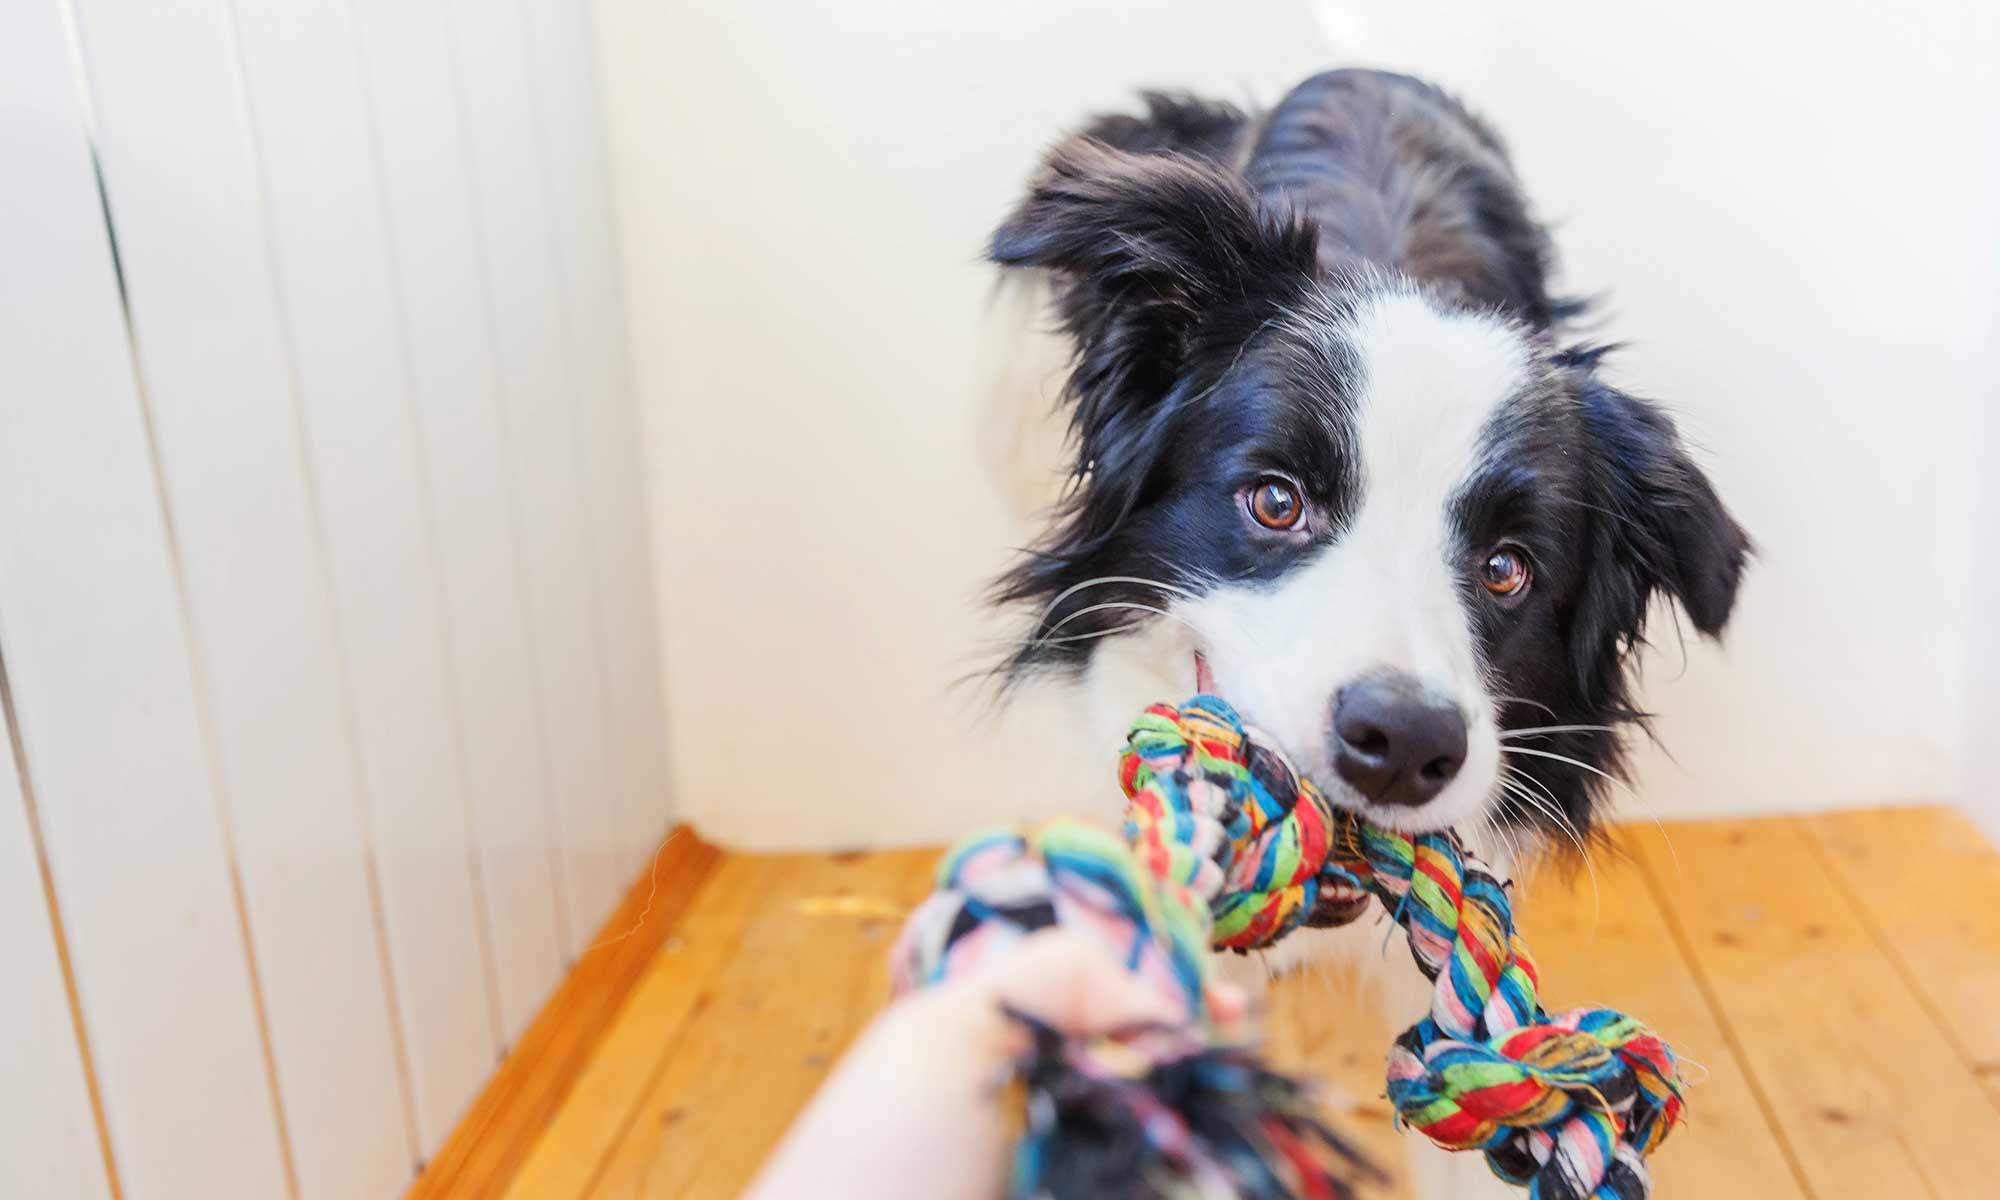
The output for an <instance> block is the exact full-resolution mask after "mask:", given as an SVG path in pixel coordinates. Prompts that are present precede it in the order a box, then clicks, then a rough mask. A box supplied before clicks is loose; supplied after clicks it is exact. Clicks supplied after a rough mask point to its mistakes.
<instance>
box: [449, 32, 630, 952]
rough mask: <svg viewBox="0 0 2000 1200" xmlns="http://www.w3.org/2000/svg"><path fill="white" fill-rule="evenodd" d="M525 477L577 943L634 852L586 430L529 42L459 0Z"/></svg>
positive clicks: (476, 177) (538, 637) (510, 404)
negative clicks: (615, 790) (578, 406)
mask: <svg viewBox="0 0 2000 1200" xmlns="http://www.w3.org/2000/svg"><path fill="white" fill-rule="evenodd" d="M447 11H448V13H449V14H450V17H451V30H452V35H453V39H454V51H455V54H456V62H457V67H458V79H459V84H460V87H461V88H462V101H463V104H464V110H465V116H466V134H467V142H468V147H469V150H470V154H471V163H472V179H473V193H474V209H475V212H476V214H477V218H478V226H479V232H480V241H481V247H482V250H483V261H484V264H485V268H486V274H487V282H488V285H489V287H488V295H489V300H490V303H491V305H492V312H491V316H492V320H493V324H494V339H495V347H496V349H497V351H498V356H499V394H500V397H501V400H502V404H503V413H504V416H505V422H506V425H505V428H506V437H507V443H508V452H509V459H510V462H511V465H512V475H513V484H514V488H515V491H516V494H517V498H518V500H519V510H518V511H519V516H520V521H521V524H520V532H521V543H520V549H521V554H522V559H523V567H524V569H525V573H526V577H527V600H528V616H529V623H530V634H531V638H532V643H533V648H534V658H535V666H536V677H537V679H536V681H537V685H538V691H539V693H540V695H541V698H542V714H543V719H544V722H545V725H546V728H547V731H548V735H549V752H550V760H551V768H552V773H553V781H554V785H555V794H556V800H557V804H558V811H559V813H560V815H561V825H562V836H563V841H564V847H565V851H566V868H567V869H566V871H565V882H566V885H567V887H568V890H569V905H568V916H569V921H570V926H571V928H570V936H571V939H572V941H573V943H574V944H576V945H578V946H583V945H586V944H587V940H586V939H588V938H589V937H590V936H591V935H592V933H593V931H594V925H595V920H596V914H602V913H606V912H609V911H610V909H611V907H612V905H613V904H614V903H616V899H617V896H618V894H619V891H620V888H621V887H622V885H623V883H624V876H625V873H626V871H625V867H626V863H627V861H628V860H629V859H630V858H631V855H629V854H627V853H625V852H624V848H623V847H622V846H621V845H620V839H619V836H618V835H619V831H620V828H621V825H622V820H623V818H622V816H621V815H620V814H619V813H618V812H617V811H616V801H617V798H616V797H615V796H614V795H613V794H612V791H611V787H610V771H609V765H610V764H609V761H608V748H607V746H606V721H605V715H604V711H603V700H604V695H603V690H602V687H601V685H600V681H599V676H598V653H599V639H598V637H597V636H596V635H595V632H594V628H595V621H596V614H595V612H594V611H593V603H592V599H591V577H592V570H593V565H594V564H593V562H592V556H591V553H590V548H589V547H590V541H589V533H588V530H587V529H586V527H585V521H586V519H587V514H586V512H585V509H584V507H583V503H582V498H581V483H580V481H579V479H578V469H577V468H578V448H579V442H578V434H577V432H576V428H575V422H574V420H573V419H572V414H571V411H570V407H569V401H568V398H569V391H570V388H571V387H572V384H571V382H570V380H569V378H568V372H567V369H566V364H565V362H564V347H563V341H562V328H561V320H562V313H561V311H560V308H559V305H560V284H559V279H558V272H557V269H556V264H555V261H554V253H553V245H552V243H553V238H552V236H551V234H550V224H549V214H548V211H547V205H546V204H545V203H543V195H544V191H543V189H544V183H543V180H542V177H541V170H540V164H539V162H538V161H537V157H536V153H535V140H534V139H535V111H534V95H533V92H532V91H531V90H530V84H529V79H528V66H527V64H528V44H527V37H526V34H525V31H524V30H523V28H522V25H521V22H520V20H519V15H520V13H519V10H518V8H516V7H515V6H513V5H492V4H487V3H483V2H482V0H450V3H449V8H448V10H447Z"/></svg>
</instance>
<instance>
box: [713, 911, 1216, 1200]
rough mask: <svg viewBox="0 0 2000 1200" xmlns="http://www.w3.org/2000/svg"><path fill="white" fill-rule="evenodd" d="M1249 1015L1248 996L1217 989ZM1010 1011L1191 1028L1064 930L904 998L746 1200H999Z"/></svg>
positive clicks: (1011, 1049)
mask: <svg viewBox="0 0 2000 1200" xmlns="http://www.w3.org/2000/svg"><path fill="white" fill-rule="evenodd" d="M1209 1005H1210V1008H1211V1010H1220V1011H1217V1012H1216V1015H1217V1016H1219V1017H1221V1018H1223V1019H1225V1020H1227V1019H1230V1018H1231V1017H1232V1014H1240V1012H1241V1009H1242V1006H1243V1002H1242V998H1241V995H1240V993H1236V992H1235V991H1233V990H1231V989H1211V993H1210V996H1209ZM1008 1010H1012V1011H1014V1012H1018V1013H1021V1014H1022V1015H1024V1016H1029V1017H1033V1018H1034V1019H1035V1020H1037V1021H1040V1022H1041V1023H1043V1024H1044V1025H1048V1026H1050V1027H1052V1028H1054V1029H1056V1030H1058V1031H1060V1032H1062V1033H1066V1034H1070V1035H1073V1036H1090V1035H1093V1034H1101V1033H1110V1032H1113V1031H1115V1030H1119V1029H1124V1028H1130V1027H1133V1026H1138V1025H1148V1024H1152V1025H1163V1024H1180V1023H1184V1022H1186V1021H1187V1020H1188V1014H1187V1012H1186V1011H1185V1009H1184V1008H1183V1007H1182V1006H1181V1005H1180V1004H1179V1003H1178V1002H1177V1001H1175V1000H1174V999H1172V998H1170V997H1167V996H1164V995H1162V994H1161V993H1160V992H1158V991H1156V990H1155V989H1153V988H1151V987H1149V986H1147V985H1146V984H1145V983H1144V982H1143V981H1141V980H1140V979H1139V978H1138V977H1137V976H1134V975H1132V974H1131V973H1130V972H1128V971H1126V970H1125V969H1124V968H1123V966H1122V965H1121V964H1120V963H1119V962H1118V960H1117V958H1116V957H1114V956H1113V955H1112V954H1111V953H1109V952H1108V951H1107V950H1106V948H1105V947H1104V945H1103V944H1102V943H1100V942H1098V941H1096V940H1094V939H1092V938H1091V937H1089V936H1087V935H1085V934H1082V933H1079V932H1076V931H1074V930H1065V929H1061V928H1051V929H1045V930H1042V931H1040V932H1037V933H1035V934H1032V935H1030V936H1029V937H1027V938H1025V939H1023V940H1022V942H1021V944H1020V946H1019V947H1018V948H1017V949H1015V950H1014V951H1013V952H1012V953H1009V954H1005V955H1002V956H999V957H998V958H997V959H995V960H994V961H992V962H990V963H987V964H984V965H983V966H982V967H981V968H980V969H979V970H977V971H975V972H974V973H972V974H971V975H968V976H965V977H963V978H958V979H950V980H946V981H945V982H943V983H940V984H937V985H936V986H934V987H930V988H926V989H924V990H922V991H919V992H915V993H912V994H911V995H908V996H905V997H902V998H901V999H899V1000H897V1001H896V1002H895V1003H893V1004H892V1005H890V1006H889V1008H887V1009H886V1010H884V1011H883V1013H882V1015H880V1016H879V1017H877V1018H876V1019H875V1022H874V1023H873V1024H872V1025H870V1026H869V1027H868V1029H867V1030H866V1031H864V1032H863V1034H862V1035H861V1038H860V1040H859V1041H858V1042H856V1043H855V1045H854V1047H853V1048H852V1049H850V1050H849V1051H848V1053H847V1055H846V1056H845V1057H844V1058H843V1059H842V1060H841V1062H840V1065H839V1066H838V1067H836V1068H835V1069H834V1073H833V1074H832V1076H830V1077H829V1078H828V1079H827V1081H826V1082H825V1083H824V1084H823V1085H822V1086H821V1087H820V1090H819V1092H818V1093H817V1094H816V1095H815V1096H814V1097H813V1099H812V1101H811V1102H810V1103H809V1104H808V1105H807V1106H806V1109H805V1111H804V1112H803V1113H802V1114H800V1116H799V1118H798V1119H797V1120H796V1121H795V1122H794V1123H793V1125H792V1128H791V1130H790V1131H789V1132H788V1133H787V1134H786V1135H785V1139H784V1141H783V1142H782V1143H780V1144H779V1146H778V1149H777V1151H776V1152H775V1153H773V1154H772V1156H771V1157H770V1158H769V1159H768V1160H766V1162H765V1164H764V1168H763V1170H762V1172H760V1173H759V1175H758V1177H757V1179H756V1181H755V1182H754V1183H753V1184H752V1185H751V1187H750V1191H749V1192H748V1193H747V1196H748V1197H749V1198H751V1200H804V1198H807V1197H810V1198H812V1200H841V1198H845V1197H856V1198H859V1197H868V1198H870V1200H888V1198H894V1197H905V1196H907V1197H924V1198H925V1200H932V1198H936V1200H993V1198H995V1197H998V1196H1000V1195H1001V1194H1002V1192H1003V1190H1004V1187H1005V1183H1006V1178H1007V1169H1008V1164H1007V1146H1006V1144H1005V1132H1006V1121H1005V1119H1004V1113H1003V1112H1002V1107H1001V1101H1002V1097H1003V1095H1004V1094H1005V1091H1006V1083H1007V1081H1008V1078H1009V1077H1010V1075H1011V1070H1012V1066H1013V1064H1014V1063H1015V1062H1016V1061H1017V1060H1018V1059H1019V1058H1020V1057H1021V1055H1022V1054H1024V1053H1025V1052H1026V1051H1027V1049H1028V1042H1029V1034H1028V1031H1027V1029H1026V1028H1025V1027H1024V1026H1023V1025H1022V1024H1021V1022H1019V1021H1017V1020H1014V1019H1013V1018H1012V1017H1010V1016H1008V1015H1007V1012H1008Z"/></svg>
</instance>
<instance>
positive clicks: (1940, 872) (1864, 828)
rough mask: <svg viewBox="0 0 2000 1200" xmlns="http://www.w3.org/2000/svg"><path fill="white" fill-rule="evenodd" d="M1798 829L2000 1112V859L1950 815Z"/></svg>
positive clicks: (1900, 812) (1847, 817)
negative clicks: (1807, 836) (1813, 843)
mask: <svg viewBox="0 0 2000 1200" xmlns="http://www.w3.org/2000/svg"><path fill="white" fill-rule="evenodd" d="M1805 824H1806V828H1807V830H1809V831H1810V832H1811V833H1812V835H1813V837H1814V839H1815V840H1816V842H1817V844H1818V846H1819V848H1820V849H1821V850H1822V851H1823V852H1824V855H1825V857H1826V859H1827V861H1828V862H1829V864H1830V866H1831V869H1832V872H1833V875H1834V878H1835V879H1836V880H1838V881H1839V883H1840V884H1841V887H1842V888H1843V889H1844V890H1845V891H1846V893H1847V896H1848V899H1849V901H1850V902H1851V903H1852V904H1853V905H1854V906H1855V907H1856V908H1857V909H1858V910H1859V911H1860V913H1861V915H1862V919H1863V920H1864V922H1865V923H1866V924H1867V925H1868V926H1869V928H1870V930H1871V931H1872V932H1873V933H1874V934H1875V935H1876V940H1877V941H1878V942H1879V943H1880V944H1881V946H1882V948H1883V950H1884V951H1885V952H1886V953H1887V954H1888V955H1889V957H1890V958H1891V959H1892V960H1893V961H1895V962H1896V963H1897V965H1898V966H1899V967H1901V968H1902V970H1903V974H1904V978H1905V980H1906V982H1908V983H1909V985H1910V987H1911V990H1912V991H1914V992H1915V993H1916V994H1917V995H1918V996H1919V997H1920V998H1922V999H1923V1001H1924V1002H1925V1005H1926V1007H1928V1008H1929V1009H1930V1010H1931V1013H1932V1016H1933V1018H1934V1019H1935V1020H1937V1021H1938V1023H1939V1024H1940V1025H1942V1026H1943V1027H1944V1030H1945V1032H1946V1034H1947V1035H1948V1036H1949V1037H1950V1038H1951V1041H1952V1044H1953V1046H1954V1047H1955V1048H1956V1049H1957V1050H1958V1052H1959V1054H1960V1056H1961V1057H1963V1058H1964V1059H1965V1060H1966V1062H1967V1063H1969V1064H1970V1065H1971V1067H1972V1069H1973V1071H1974V1073H1975V1074H1977V1075H1978V1076H1979V1077H1980V1078H1981V1080H1982V1081H1983V1082H1984V1083H1985V1084H1986V1087H1987V1092H1988V1095H1989V1096H1991V1097H1992V1099H1993V1101H1994V1103H1995V1104H1996V1105H2000V854H1995V853H1994V852H1993V848H1992V847H1991V846H1990V845H1988V844H1987V841H1986V838H1985V836H1984V834H1982V833H1981V832H1980V830H1979V827H1978V826H1976V825H1974V824H1973V823H1972V822H1971V821H1970V820H1968V819H1967V818H1966V817H1965V815H1964V814H1963V813H1960V812H1957V811H1955V810H1952V809H1941V808H1918V809H1865V810H1862V811H1859V812H1842V813H1825V814H1821V815H1816V816H1812V817H1808V818H1806V822H1805ZM1996 1190H2000V1189H1996Z"/></svg>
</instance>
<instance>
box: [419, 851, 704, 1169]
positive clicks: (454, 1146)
mask: <svg viewBox="0 0 2000 1200" xmlns="http://www.w3.org/2000/svg"><path fill="white" fill-rule="evenodd" d="M721 859H722V855H721V852H720V851H718V850H716V849H715V847H713V846H711V845H709V844H708V843H706V842H704V841H702V840H701V838H699V837H697V836H695V834H694V833H693V832H692V831H690V830H688V829H686V828H684V827H683V828H677V829H675V830H674V831H673V832H672V833H670V834H668V835H667V838H666V840H665V841H664V842H663V843H662V844H661V846H660V849H659V850H658V851H657V852H656V853H655V854H654V855H653V858H652V860H651V862H650V863H649V864H648V871H647V873H646V874H645V875H644V876H642V877H641V878H639V879H638V880H636V881H634V883H633V885H632V887H631V890H630V891H628V892H627V893H626V896H625V899H624V901H623V902H622V903H620V904H619V906H618V909H617V911H615V912H613V913H612V914H611V917H610V919H608V920H607V921H605V922H604V925H603V927H602V928H601V929H599V930H598V936H597V939H596V941H594V942H593V943H592V944H591V945H590V947H589V948H587V949H586V950H585V951H584V952H583V954H582V955H580V956H579V957H578V959H577V961H576V964H575V965H574V966H573V967H571V968H570V973H569V975H568V976H567V977H566V978H565V979H564V980H563V982H562V985H561V986H560V987H558V988H557V989H556V993H555V995H554V996H552V997H551V998H550V1000H549V1002H548V1004H547V1005H545V1006H544V1007H543V1009H542V1011H541V1013H540V1015H538V1016H537V1017H536V1018H535V1022H534V1024H532V1025H530V1026H529V1027H528V1030H527V1032H526V1033H524V1034H522V1035H521V1040H520V1042H519V1043H518V1044H516V1045H515V1046H514V1047H513V1049H512V1050H511V1051H510V1052H509V1053H508V1055H507V1057H506V1058H505V1059H504V1060H503V1061H502V1062H501V1063H500V1067H499V1070H498V1071H496V1072H495V1073H494V1076H493V1078H492V1079H491V1080H490V1081H488V1083H487V1085H486V1088H485V1090H484V1091H482V1092H481V1093H480V1094H479V1096H478V1098H477V1099H475V1100H474V1101H473V1103H472V1108H471V1109H470V1111H468V1112H467V1113H466V1115H465V1116H464V1117H463V1118H462V1119H461V1120H460V1121H459V1124H458V1128H457V1129H455V1130H453V1131H452V1135H451V1137H450V1138H448V1139H447V1140H446V1141H445V1144H444V1146H443V1147H442V1148H440V1149H439V1151H438V1153H437V1155H436V1156H435V1157H434V1158H432V1159H431V1161H430V1162H429V1163H428V1164H426V1165H425V1167H424V1170H423V1171H422V1173H421V1174H419V1175H418V1177H417V1181H416V1183H415V1184H414V1185H412V1187H411V1188H410V1191H409V1192H408V1193H407V1200H432V1198H434V1197H435V1198H440V1200H441V1198H443V1197H452V1198H453V1200H464V1198H480V1197H488V1196H498V1195H500V1194H502V1193H503V1192H504V1190H505V1189H506V1187H507V1185H508V1183H509V1182H510V1181H511V1180H512V1179H513V1178H514V1176H515V1175H516V1174H517V1173H518V1172H519V1170H520V1166H521V1163H522V1160H523V1159H524V1158H526V1157H527V1154H528V1151H529V1149H530V1148H531V1147H532V1146H533V1145H534V1143H535V1141H536V1139H537V1138H539V1137H540V1135H541V1133H542V1131H543V1129H544V1128H545V1127H546V1126H547V1125H548V1124H549V1122H550V1121H551V1120H552V1119H553V1118H554V1116H555V1114H556V1112H557V1110H558V1108H559V1107H560V1106H561V1105H562V1103H563V1100H564V1098H565V1097H566V1096H567V1095H568V1094H569V1091H570V1088H571V1085H572V1084H573V1083H574V1082H575V1081H576V1079H577V1078H578V1076H580V1075H581V1074H582V1073H583V1072H584V1069H585V1068H586V1066H587V1065H588V1064H589V1063H590V1061H591V1055H592V1052H593V1051H594V1050H595V1049H596V1048H597V1043H598V1041H599V1039H600V1038H601V1037H602V1036H603V1034H604V1032H605V1031H606V1030H607V1029H608V1028H609V1027H610V1024H611V1020H612V1018H613V1016H614V1015H615V1014H616V1012H617V1011H618V1009H619V1007H620V1005H621V1004H622V1003H623V1002H624V999H625V997H626V995H627V993H628V992H630V991H631V988H632V984H633V981H634V980H635V979H637V978H638V977H639V976H640V974H641V973H643V972H644V971H645V970H646V969H647V967H648V965H649V964H650V963H652V962H653V961H654V956H655V952H656V951H658V950H659V948H660V946H661V943H662V942H663V941H664V940H665V939H666V935H667V931H668V930H669V929H671V928H672V927H673V926H674V924H675V923H676V922H677V921H678V919H679V918H680V916H681V914H682V912H683V911H684V910H685V909H686V908H687V906H688V903H689V901H690V900H692V899H693V897H694V895H695V894H696V892H697V891H699V890H700V888H701V885H702V883H703V881H704V880H706V879H707V878H708V875H709V872H711V871H713V870H714V869H715V867H716V864H717V863H719V862H720V861H721Z"/></svg>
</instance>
